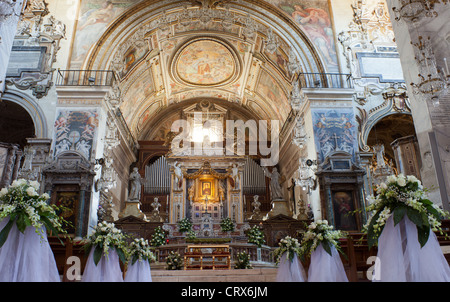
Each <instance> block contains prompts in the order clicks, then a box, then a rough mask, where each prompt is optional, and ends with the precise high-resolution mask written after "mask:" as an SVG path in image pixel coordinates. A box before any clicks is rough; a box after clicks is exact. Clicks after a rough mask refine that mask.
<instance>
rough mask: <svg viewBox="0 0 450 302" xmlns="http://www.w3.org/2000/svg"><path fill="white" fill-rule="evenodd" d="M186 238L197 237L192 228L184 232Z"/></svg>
mask: <svg viewBox="0 0 450 302" xmlns="http://www.w3.org/2000/svg"><path fill="white" fill-rule="evenodd" d="M186 239H188V240H194V239H197V234H195V231H194V230H189V231H188V232H187V233H186Z"/></svg>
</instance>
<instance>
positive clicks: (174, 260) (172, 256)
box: [166, 251, 183, 270]
mask: <svg viewBox="0 0 450 302" xmlns="http://www.w3.org/2000/svg"><path fill="white" fill-rule="evenodd" d="M166 264H167V267H166V269H167V270H181V268H182V266H183V259H182V258H181V255H180V254H179V253H177V252H174V251H171V252H170V253H169V255H168V256H167V258H166Z"/></svg>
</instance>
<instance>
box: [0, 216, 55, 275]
mask: <svg viewBox="0 0 450 302" xmlns="http://www.w3.org/2000/svg"><path fill="white" fill-rule="evenodd" d="M8 221H9V218H5V219H3V221H1V222H0V230H2V229H3V228H4V227H5V225H6V224H7V223H8ZM0 281H1V282H60V281H61V279H60V276H59V273H58V268H57V266H56V261H55V256H54V255H53V251H52V249H51V248H50V244H49V243H48V241H47V234H46V233H45V232H44V233H43V238H41V236H40V235H39V234H37V233H36V231H35V228H34V227H27V228H26V229H25V231H24V233H21V232H20V231H19V229H18V228H17V225H16V224H15V223H14V224H13V227H12V228H11V230H10V232H9V235H8V239H7V240H6V242H5V243H4V245H3V246H2V248H0Z"/></svg>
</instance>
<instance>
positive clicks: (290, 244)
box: [273, 236, 301, 264]
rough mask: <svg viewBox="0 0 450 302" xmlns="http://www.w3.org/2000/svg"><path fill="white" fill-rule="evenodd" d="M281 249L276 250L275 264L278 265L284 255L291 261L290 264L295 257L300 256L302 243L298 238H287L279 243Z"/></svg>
mask: <svg viewBox="0 0 450 302" xmlns="http://www.w3.org/2000/svg"><path fill="white" fill-rule="evenodd" d="M278 245H279V247H277V248H276V249H275V250H274V252H273V253H274V257H275V262H276V263H277V264H278V263H279V262H280V259H281V256H282V255H283V254H284V253H287V254H286V257H287V259H289V261H290V262H292V261H293V259H294V257H295V256H300V255H301V251H300V243H299V241H298V240H297V239H296V238H292V237H291V236H286V237H285V238H283V239H281V240H280V242H279V243H278Z"/></svg>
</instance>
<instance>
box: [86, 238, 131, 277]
mask: <svg viewBox="0 0 450 302" xmlns="http://www.w3.org/2000/svg"><path fill="white" fill-rule="evenodd" d="M81 280H82V281H83V282H123V275H122V270H121V269H120V262H119V255H118V254H117V252H116V251H115V250H113V249H110V250H109V251H108V255H107V256H105V255H102V258H101V259H100V261H99V262H98V264H97V265H95V262H94V247H92V250H91V252H90V253H89V257H88V259H87V262H86V267H85V268H84V273H83V278H82V279H81Z"/></svg>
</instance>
